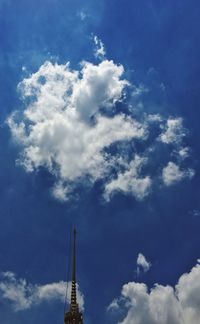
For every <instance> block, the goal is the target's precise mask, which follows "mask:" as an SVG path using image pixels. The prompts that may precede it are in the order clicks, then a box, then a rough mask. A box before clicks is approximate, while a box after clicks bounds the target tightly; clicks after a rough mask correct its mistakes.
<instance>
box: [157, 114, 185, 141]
mask: <svg viewBox="0 0 200 324" xmlns="http://www.w3.org/2000/svg"><path fill="white" fill-rule="evenodd" d="M162 128H163V132H162V133H161V135H160V140H161V141H162V142H163V143H166V144H171V143H177V144H178V143H180V142H181V140H182V139H183V137H184V136H185V135H186V130H185V128H184V127H183V119H182V118H180V117H179V118H169V119H168V120H167V123H166V125H165V126H164V127H163V126H162Z"/></svg>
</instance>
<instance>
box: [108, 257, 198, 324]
mask: <svg viewBox="0 0 200 324" xmlns="http://www.w3.org/2000/svg"><path fill="white" fill-rule="evenodd" d="M111 305H112V304H111ZM111 305H110V307H109V309H113V311H114V310H119V309H120V310H122V311H124V312H126V315H125V317H124V319H123V320H122V321H121V322H118V323H120V324H146V323H148V324H161V323H162V324H169V323H170V324H191V323H192V324H199V318H200V308H199V305H200V265H199V264H198V263H197V265H196V266H195V267H193V268H192V270H191V271H190V272H189V273H185V274H183V275H182V276H181V277H180V279H179V281H178V283H177V285H176V286H175V287H171V286H169V285H168V286H163V285H159V284H156V285H155V286H154V287H153V288H152V289H151V290H149V289H148V287H147V286H146V285H145V284H144V283H137V282H129V283H127V284H125V285H124V286H123V287H122V292H121V296H120V297H119V298H118V299H115V300H114V303H113V305H114V308H112V307H111Z"/></svg>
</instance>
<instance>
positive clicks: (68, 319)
mask: <svg viewBox="0 0 200 324" xmlns="http://www.w3.org/2000/svg"><path fill="white" fill-rule="evenodd" d="M73 234H74V237H73V256H72V286H71V302H70V307H69V311H68V312H67V313H65V319H64V323H65V324H83V316H82V313H81V312H79V306H78V303H77V298H76V288H77V287H76V229H75V228H74V231H73Z"/></svg>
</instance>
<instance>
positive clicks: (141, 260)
mask: <svg viewBox="0 0 200 324" xmlns="http://www.w3.org/2000/svg"><path fill="white" fill-rule="evenodd" d="M150 268H151V262H149V261H148V260H147V259H146V257H145V256H144V255H143V254H142V253H139V254H138V257H137V274H138V275H139V274H140V272H141V271H143V272H147V271H149V269H150Z"/></svg>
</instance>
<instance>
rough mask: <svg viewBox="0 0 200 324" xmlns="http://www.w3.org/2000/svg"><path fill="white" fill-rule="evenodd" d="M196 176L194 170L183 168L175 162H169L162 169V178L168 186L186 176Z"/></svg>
mask: <svg viewBox="0 0 200 324" xmlns="http://www.w3.org/2000/svg"><path fill="white" fill-rule="evenodd" d="M193 176H194V170H192V169H184V170H181V169H180V167H179V166H178V165H176V164H175V163H174V162H171V161H170V162H169V163H168V164H167V166H166V167H164V168H163V171H162V179H163V181H164V183H165V184H166V185H167V186H170V185H172V184H175V183H177V182H179V181H181V180H183V179H185V178H192V177H193Z"/></svg>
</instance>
